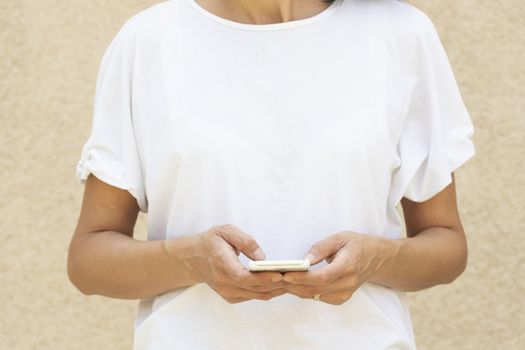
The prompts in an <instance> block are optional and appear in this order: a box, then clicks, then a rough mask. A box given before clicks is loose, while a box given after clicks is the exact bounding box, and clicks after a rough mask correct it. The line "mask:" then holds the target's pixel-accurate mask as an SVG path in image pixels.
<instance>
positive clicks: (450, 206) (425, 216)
mask: <svg viewBox="0 0 525 350" xmlns="http://www.w3.org/2000/svg"><path fill="white" fill-rule="evenodd" d="M451 176H452V182H451V183H450V184H449V185H448V186H447V187H445V188H444V189H443V190H442V191H440V192H439V193H438V194H436V195H435V196H433V197H432V198H430V199H429V200H426V201H424V202H414V201H411V200H409V199H407V198H404V197H403V198H402V199H401V205H402V207H403V215H404V218H405V225H406V231H407V236H408V237H413V236H415V235H416V234H417V233H418V232H421V231H422V230H424V229H426V228H428V227H431V226H441V227H447V228H450V229H453V230H454V231H456V232H459V233H461V234H464V231H463V227H462V224H461V220H460V216H459V212H458V207H457V201H456V186H455V181H454V173H452V174H451Z"/></svg>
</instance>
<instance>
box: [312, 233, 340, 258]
mask: <svg viewBox="0 0 525 350" xmlns="http://www.w3.org/2000/svg"><path fill="white" fill-rule="evenodd" d="M344 243H345V242H344V240H343V237H342V236H341V235H339V234H337V233H336V234H332V235H330V236H328V237H326V238H325V239H323V240H321V241H318V242H316V243H315V244H314V245H312V246H311V247H310V249H309V250H308V252H307V253H306V255H305V256H304V259H308V260H310V264H311V265H315V264H317V263H319V262H321V261H323V260H324V259H326V258H328V257H330V256H332V255H334V254H335V253H337V252H338V251H339V249H341V248H342V247H343V246H344Z"/></svg>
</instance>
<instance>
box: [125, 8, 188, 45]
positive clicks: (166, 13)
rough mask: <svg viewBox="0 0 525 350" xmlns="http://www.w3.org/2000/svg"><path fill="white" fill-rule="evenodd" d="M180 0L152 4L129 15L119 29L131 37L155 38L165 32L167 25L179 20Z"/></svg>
mask: <svg viewBox="0 0 525 350" xmlns="http://www.w3.org/2000/svg"><path fill="white" fill-rule="evenodd" d="M179 5H180V2H179V1H175V0H165V1H162V2H160V3H157V4H154V5H150V6H148V7H146V8H144V9H143V10H140V11H139V12H136V13H135V14H133V15H132V16H131V17H129V18H128V19H127V20H126V21H125V22H124V24H123V25H122V26H121V27H120V29H119V34H120V33H122V34H121V35H122V36H126V37H129V38H133V39H137V38H138V37H150V38H154V37H156V36H158V35H159V34H162V33H165V32H166V30H167V28H166V27H167V26H173V25H174V24H176V23H178V22H179V17H181V16H180V11H178V7H180V6H179Z"/></svg>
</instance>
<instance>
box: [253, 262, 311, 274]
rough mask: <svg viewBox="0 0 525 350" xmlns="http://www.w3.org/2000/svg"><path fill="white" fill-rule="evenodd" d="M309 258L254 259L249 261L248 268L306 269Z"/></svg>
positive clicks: (267, 269)
mask: <svg viewBox="0 0 525 350" xmlns="http://www.w3.org/2000/svg"><path fill="white" fill-rule="evenodd" d="M309 268H310V260H308V259H305V260H256V261H253V260H252V261H250V263H249V268H248V269H249V270H250V271H253V272H257V271H279V272H286V271H308V269H309Z"/></svg>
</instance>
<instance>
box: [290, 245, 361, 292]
mask: <svg viewBox="0 0 525 350" xmlns="http://www.w3.org/2000/svg"><path fill="white" fill-rule="evenodd" d="M347 255H348V254H347V253H346V252H345V251H343V250H340V251H339V252H338V253H337V254H336V256H335V257H334V258H333V260H332V262H331V263H330V264H328V265H326V266H324V267H322V268H319V269H316V270H309V271H305V272H302V271H290V272H285V273H284V276H283V281H285V282H288V283H294V284H309V285H326V284H329V283H333V282H335V281H336V280H338V279H339V278H341V277H342V276H344V275H346V274H347V273H349V272H350V271H352V265H351V264H349V263H348V258H347Z"/></svg>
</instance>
